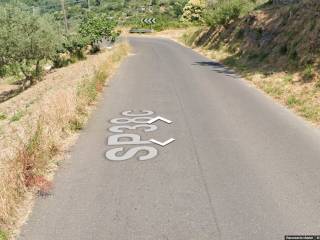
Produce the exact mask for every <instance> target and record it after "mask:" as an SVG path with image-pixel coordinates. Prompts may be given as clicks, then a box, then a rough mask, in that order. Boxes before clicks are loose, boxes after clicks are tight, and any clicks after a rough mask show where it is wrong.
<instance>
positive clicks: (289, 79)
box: [283, 74, 293, 83]
mask: <svg viewBox="0 0 320 240" xmlns="http://www.w3.org/2000/svg"><path fill="white" fill-rule="evenodd" d="M283 81H284V82H285V83H292V82H293V75H292V74H288V75H286V76H285V77H284V78H283Z"/></svg>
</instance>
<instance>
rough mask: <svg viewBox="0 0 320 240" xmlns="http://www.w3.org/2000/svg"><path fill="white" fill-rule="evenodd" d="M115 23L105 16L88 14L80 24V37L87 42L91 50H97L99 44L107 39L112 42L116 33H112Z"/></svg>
mask: <svg viewBox="0 0 320 240" xmlns="http://www.w3.org/2000/svg"><path fill="white" fill-rule="evenodd" d="M115 26H116V23H115V22H114V21H113V20H110V19H109V18H108V16H107V15H106V14H102V13H100V14H98V13H90V14H88V16H87V17H86V18H85V19H84V20H83V21H82V22H81V24H80V30H79V32H80V35H81V36H82V37H83V38H84V39H87V40H88V43H89V44H90V45H91V46H92V49H99V43H100V42H101V41H102V40H103V39H104V38H107V39H108V40H110V41H114V40H115V38H116V37H117V32H115V31H114V28H115Z"/></svg>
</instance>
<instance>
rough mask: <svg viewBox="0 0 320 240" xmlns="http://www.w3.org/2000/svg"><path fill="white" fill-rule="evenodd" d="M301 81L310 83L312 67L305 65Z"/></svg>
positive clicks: (312, 74) (312, 75) (312, 72)
mask: <svg viewBox="0 0 320 240" xmlns="http://www.w3.org/2000/svg"><path fill="white" fill-rule="evenodd" d="M302 74H303V79H304V80H307V81H310V80H312V79H313V77H314V71H313V67H312V65H307V66H306V68H305V69H304V71H303V73H302Z"/></svg>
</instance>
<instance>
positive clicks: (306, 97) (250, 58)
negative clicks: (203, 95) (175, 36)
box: [179, 29, 320, 125]
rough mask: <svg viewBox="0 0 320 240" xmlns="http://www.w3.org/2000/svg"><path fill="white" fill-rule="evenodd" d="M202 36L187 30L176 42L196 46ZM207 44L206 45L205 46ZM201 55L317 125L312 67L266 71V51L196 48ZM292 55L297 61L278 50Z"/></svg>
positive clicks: (319, 93)
mask: <svg viewBox="0 0 320 240" xmlns="http://www.w3.org/2000/svg"><path fill="white" fill-rule="evenodd" d="M199 35H201V33H199V29H189V30H188V31H186V32H185V34H184V35H183V37H182V38H181V39H179V40H180V41H181V42H182V43H184V44H186V45H188V46H194V45H197V44H195V42H197V40H198V37H197V36H199ZM205 44H206V43H205ZM197 47H198V49H201V53H204V54H205V55H206V56H208V57H211V58H213V59H215V60H218V61H220V62H222V63H223V64H225V65H227V66H229V67H231V68H233V69H234V70H236V71H237V72H238V73H240V74H241V75H242V76H243V77H245V78H246V79H247V80H248V81H251V82H252V83H253V84H254V85H256V86H257V87H258V88H260V89H262V90H263V91H264V92H266V93H267V94H269V95H270V96H272V97H274V98H275V99H277V100H278V101H280V102H281V103H282V104H284V105H286V106H288V107H289V108H291V109H293V110H294V111H295V112H296V113H297V114H298V115H300V116H302V117H304V118H306V119H307V120H309V121H311V122H313V123H315V124H317V125H320V104H319V102H320V80H317V81H316V82H315V80H314V79H316V74H315V67H314V66H313V65H311V64H309V65H306V66H305V68H303V69H301V68H299V67H298V66H296V67H295V68H293V69H290V70H288V71H287V72H284V71H283V70H282V69H281V68H279V69H276V70H275V69H274V68H273V69H272V70H273V71H272V72H270V69H265V68H264V67H265V64H261V62H263V63H265V59H266V57H267V56H268V53H266V52H255V53H251V54H243V55H241V54H237V53H233V52H232V51H230V50H229V49H230V46H229V45H226V44H222V46H216V47H210V48H208V47H207V46H206V45H204V46H202V45H200V46H199V45H197ZM287 51H288V54H289V55H290V54H291V61H296V59H297V57H298V56H297V54H296V52H295V51H290V50H288V49H287V47H283V48H282V49H281V52H282V54H285V53H287Z"/></svg>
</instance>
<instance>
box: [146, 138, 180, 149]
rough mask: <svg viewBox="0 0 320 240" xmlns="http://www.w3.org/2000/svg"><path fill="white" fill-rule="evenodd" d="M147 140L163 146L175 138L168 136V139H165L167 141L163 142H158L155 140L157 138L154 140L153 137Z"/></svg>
mask: <svg viewBox="0 0 320 240" xmlns="http://www.w3.org/2000/svg"><path fill="white" fill-rule="evenodd" d="M149 141H150V142H153V143H155V144H158V145H160V146H161V147H164V146H166V145H168V144H170V143H172V142H174V141H175V139H174V138H170V139H169V140H167V141H165V142H159V141H157V140H155V139H150V140H149Z"/></svg>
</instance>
